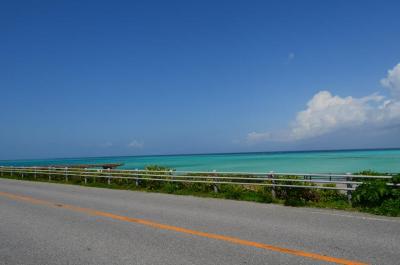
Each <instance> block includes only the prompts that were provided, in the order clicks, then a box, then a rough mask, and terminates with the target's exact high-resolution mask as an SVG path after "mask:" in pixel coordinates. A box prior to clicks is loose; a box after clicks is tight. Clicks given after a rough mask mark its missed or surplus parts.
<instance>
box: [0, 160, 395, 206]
mask: <svg viewBox="0 0 400 265" xmlns="http://www.w3.org/2000/svg"><path fill="white" fill-rule="evenodd" d="M0 174H1V176H3V175H4V174H9V175H10V176H11V175H12V176H18V177H21V178H24V176H31V177H33V178H34V179H36V178H37V177H39V176H41V177H43V176H47V177H48V180H49V181H51V180H52V178H60V177H62V178H65V181H66V182H68V181H69V180H70V179H71V178H79V179H80V180H81V181H83V182H84V183H85V184H87V183H88V180H89V179H92V181H94V182H95V181H96V179H105V180H106V181H107V183H108V184H111V182H112V180H113V179H125V180H134V181H135V184H136V185H137V186H139V185H140V182H141V181H157V182H181V183H204V184H211V185H213V186H214V191H215V192H218V185H221V184H232V185H242V186H270V187H272V189H273V190H274V188H275V187H286V188H308V189H310V188H311V189H327V190H340V191H344V192H346V191H347V194H348V197H349V199H350V198H351V192H352V191H354V190H355V189H356V187H357V186H358V185H360V184H362V183H363V180H364V179H384V180H387V185H394V184H393V183H391V182H390V181H391V179H392V176H391V175H384V176H369V175H354V174H350V173H347V174H307V173H278V172H273V171H270V172H260V173H254V172H217V171H215V170H214V171H182V170H178V171H173V170H169V171H166V170H139V169H135V170H118V169H113V170H111V169H86V168H85V169H80V168H68V167H64V168H63V167H10V166H0Z"/></svg>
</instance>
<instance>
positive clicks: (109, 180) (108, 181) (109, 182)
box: [107, 168, 111, 185]
mask: <svg viewBox="0 0 400 265" xmlns="http://www.w3.org/2000/svg"><path fill="white" fill-rule="evenodd" d="M110 171H111V169H110V168H109V169H108V174H109V175H108V176H109V178H108V180H107V183H108V185H110V184H111V178H110V176H111V175H110Z"/></svg>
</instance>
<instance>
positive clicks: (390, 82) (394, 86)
mask: <svg viewBox="0 0 400 265" xmlns="http://www.w3.org/2000/svg"><path fill="white" fill-rule="evenodd" d="M381 84H382V85H383V86H384V87H387V88H389V89H390V92H391V93H392V96H393V97H395V98H398V99H400V63H399V64H397V65H396V66H395V67H393V69H391V70H389V71H388V74H387V77H385V78H383V79H382V80H381Z"/></svg>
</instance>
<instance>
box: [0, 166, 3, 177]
mask: <svg viewBox="0 0 400 265" xmlns="http://www.w3.org/2000/svg"><path fill="white" fill-rule="evenodd" d="M0 168H1V176H3V166H1V167H0Z"/></svg>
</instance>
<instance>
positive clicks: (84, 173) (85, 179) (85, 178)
mask: <svg viewBox="0 0 400 265" xmlns="http://www.w3.org/2000/svg"><path fill="white" fill-rule="evenodd" d="M84 170H85V172H83V176H84V178H83V179H84V181H85V185H86V184H87V177H86V171H87V168H85V169H84Z"/></svg>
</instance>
